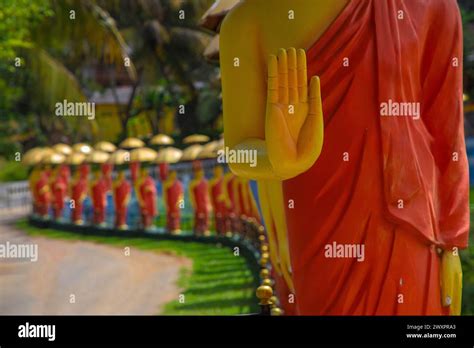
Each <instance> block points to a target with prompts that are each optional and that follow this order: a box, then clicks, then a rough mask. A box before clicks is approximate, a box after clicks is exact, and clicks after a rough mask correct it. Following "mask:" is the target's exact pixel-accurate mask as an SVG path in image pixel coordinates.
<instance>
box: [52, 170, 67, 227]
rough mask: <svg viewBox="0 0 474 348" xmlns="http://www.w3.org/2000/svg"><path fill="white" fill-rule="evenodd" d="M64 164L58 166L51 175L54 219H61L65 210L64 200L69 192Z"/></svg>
mask: <svg viewBox="0 0 474 348" xmlns="http://www.w3.org/2000/svg"><path fill="white" fill-rule="evenodd" d="M63 168H64V167H63V166H62V165H60V166H58V167H56V168H55V169H54V170H53V172H52V175H51V179H50V185H51V193H52V206H53V214H54V219H55V220H59V219H61V217H62V214H63V210H64V201H65V199H66V194H67V188H68V187H67V177H66V176H65V175H64V169H63Z"/></svg>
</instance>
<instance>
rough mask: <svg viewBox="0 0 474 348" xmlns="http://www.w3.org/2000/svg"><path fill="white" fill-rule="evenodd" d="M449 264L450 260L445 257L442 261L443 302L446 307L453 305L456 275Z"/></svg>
mask: <svg viewBox="0 0 474 348" xmlns="http://www.w3.org/2000/svg"><path fill="white" fill-rule="evenodd" d="M445 252H446V251H445ZM443 256H444V255H443ZM448 263H449V261H448V259H447V258H446V257H443V258H442V260H441V302H442V304H443V306H444V307H448V306H451V305H452V303H453V289H454V275H453V272H451V270H450V267H449V264H448Z"/></svg>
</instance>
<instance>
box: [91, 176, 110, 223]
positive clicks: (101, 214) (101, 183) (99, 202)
mask: <svg viewBox="0 0 474 348" xmlns="http://www.w3.org/2000/svg"><path fill="white" fill-rule="evenodd" d="M91 198H92V207H93V210H94V218H93V222H94V224H96V225H100V224H103V223H105V209H106V208H107V180H106V178H104V177H103V176H101V175H100V174H99V173H97V176H96V178H95V179H94V181H93V182H92V185H91Z"/></svg>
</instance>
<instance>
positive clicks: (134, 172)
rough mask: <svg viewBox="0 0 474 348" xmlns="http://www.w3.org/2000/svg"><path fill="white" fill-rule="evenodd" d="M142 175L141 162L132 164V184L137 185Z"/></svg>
mask: <svg viewBox="0 0 474 348" xmlns="http://www.w3.org/2000/svg"><path fill="white" fill-rule="evenodd" d="M139 174H140V162H136V161H133V162H130V177H131V178H132V183H135V182H136V181H137V179H138V176H139Z"/></svg>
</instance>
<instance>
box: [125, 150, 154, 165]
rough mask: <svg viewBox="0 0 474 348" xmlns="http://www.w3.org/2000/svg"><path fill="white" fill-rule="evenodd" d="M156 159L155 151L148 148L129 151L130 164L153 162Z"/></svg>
mask: <svg viewBox="0 0 474 348" xmlns="http://www.w3.org/2000/svg"><path fill="white" fill-rule="evenodd" d="M155 159H156V151H155V150H152V149H150V148H149V147H140V148H138V149H134V150H132V151H130V160H131V161H132V162H153V161H155Z"/></svg>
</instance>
